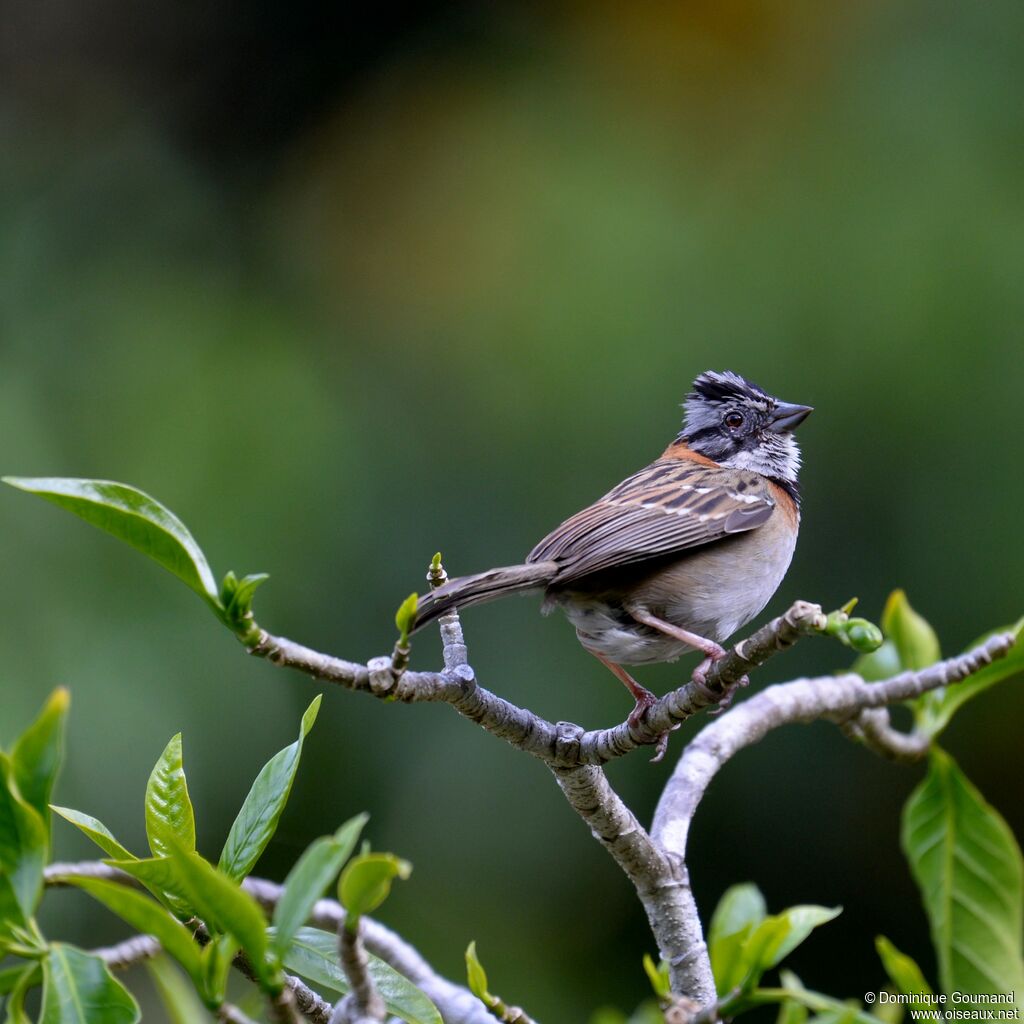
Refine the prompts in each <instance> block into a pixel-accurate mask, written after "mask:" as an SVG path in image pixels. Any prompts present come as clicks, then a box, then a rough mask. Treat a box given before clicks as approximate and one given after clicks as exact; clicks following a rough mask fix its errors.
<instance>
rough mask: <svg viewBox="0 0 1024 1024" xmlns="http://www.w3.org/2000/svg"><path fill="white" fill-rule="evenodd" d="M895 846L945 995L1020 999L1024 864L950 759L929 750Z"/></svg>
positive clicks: (991, 811)
mask: <svg viewBox="0 0 1024 1024" xmlns="http://www.w3.org/2000/svg"><path fill="white" fill-rule="evenodd" d="M901 831H902V843H903V850H904V853H905V854H906V857H907V860H908V861H909V862H910V869H911V872H912V873H913V875H914V878H915V880H916V881H917V884H918V887H919V888H920V890H921V895H922V898H923V900H924V906H925V911H926V912H927V914H928V920H929V922H930V924H931V932H932V942H933V945H934V946H935V950H936V953H937V955H938V961H939V981H940V983H941V987H942V990H943V991H944V992H945V993H946V994H947V995H948V994H950V993H952V992H954V991H959V992H970V993H992V992H1011V991H1012V992H1015V993H1017V998H1018V999H1022V998H1024V964H1022V957H1021V953H1022V950H1021V928H1022V921H1024V865H1022V860H1021V852H1020V848H1019V847H1018V846H1017V841H1016V840H1015V839H1014V837H1013V833H1012V832H1011V831H1010V829H1009V827H1008V826H1007V824H1006V822H1005V821H1004V820H1003V819H1002V817H1001V816H1000V815H999V813H998V812H997V811H996V810H995V809H994V808H993V807H991V806H990V805H989V804H987V803H986V802H985V800H984V799H983V798H982V796H981V794H980V793H979V792H978V791H977V789H975V788H974V786H972V785H971V783H970V782H968V780H967V779H966V777H965V776H964V775H963V774H962V773H961V771H960V769H959V768H958V767H957V765H956V763H955V762H954V761H953V759H952V758H951V757H950V756H949V755H948V754H947V753H945V752H944V751H942V750H940V749H939V748H937V747H933V748H932V755H931V761H930V764H929V768H928V775H927V776H926V778H925V779H924V781H923V782H922V783H921V784H920V785H919V786H918V787H917V789H915V790H914V792H913V793H912V794H911V796H910V799H909V800H908V801H907V804H906V807H905V808H904V810H903V823H902V830H901Z"/></svg>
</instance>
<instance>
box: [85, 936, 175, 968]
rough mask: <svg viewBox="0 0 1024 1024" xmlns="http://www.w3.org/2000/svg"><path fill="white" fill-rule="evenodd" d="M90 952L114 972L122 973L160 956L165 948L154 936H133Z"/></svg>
mask: <svg viewBox="0 0 1024 1024" xmlns="http://www.w3.org/2000/svg"><path fill="white" fill-rule="evenodd" d="M89 952H90V953H92V955H93V956H98V957H99V958H100V959H101V960H102V961H103V962H104V963H105V964H106V965H107V966H108V967H109V968H110V969H111V970H112V971H122V970H126V969H127V968H129V967H133V966H134V965H135V964H138V963H141V962H142V961H143V960H152V959H153V957H155V956H159V955H160V954H161V953H162V952H163V947H162V946H161V945H160V943H159V942H158V941H157V940H156V939H154V938H153V936H152V935H133V936H132V937H131V938H130V939H125V940H124V942H119V943H117V944H116V945H114V946H101V947H99V948H98V949H91V950H89Z"/></svg>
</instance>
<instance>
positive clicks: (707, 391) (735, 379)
mask: <svg viewBox="0 0 1024 1024" xmlns="http://www.w3.org/2000/svg"><path fill="white" fill-rule="evenodd" d="M686 399H687V401H693V400H698V401H699V400H700V399H704V400H705V401H708V402H729V401H733V400H735V399H740V400H741V401H742V400H745V401H748V402H757V403H765V402H769V403H770V402H772V401H774V400H773V399H772V396H771V395H769V394H768V392H767V391H765V390H764V388H761V387H758V386H757V385H756V384H755V383H754V382H753V381H749V380H747V379H746V377H741V376H740V375H739V374H738V373H733V372H732V370H723V371H722V372H721V373H719V372H718V371H717V370H705V371H704V373H702V374H701V375H700V376H699V377H698V378H697V379H696V380H695V381H694V382H693V391H691V392H690V394H688V395H687V396H686Z"/></svg>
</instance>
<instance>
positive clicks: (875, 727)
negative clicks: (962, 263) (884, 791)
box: [839, 708, 931, 762]
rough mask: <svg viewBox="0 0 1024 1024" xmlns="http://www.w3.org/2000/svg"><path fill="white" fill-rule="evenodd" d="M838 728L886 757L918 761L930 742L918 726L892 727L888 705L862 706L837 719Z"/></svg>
mask: <svg viewBox="0 0 1024 1024" xmlns="http://www.w3.org/2000/svg"><path fill="white" fill-rule="evenodd" d="M839 728H840V729H841V730H842V732H843V735H844V736H846V737H847V738H848V739H851V740H856V741H858V742H860V743H863V744H864V746H866V747H867V748H868V749H869V750H873V751H874V752H875V753H876V754H878V755H879V756H881V757H884V758H887V759H888V760H890V761H901V762H911V761H920V760H921V758H922V757H924V756H925V754H927V753H928V747H929V746H930V745H931V737H930V736H929V735H928V734H927V733H924V732H921V731H919V730H918V729H912V730H911V731H910V732H900V731H899V729H894V728H893V727H892V722H891V719H890V717H889V710H888V708H865V709H864V710H863V711H861V712H860V714H858V715H856V716H855V717H854V718H851V719H849V720H848V721H846V722H840V723H839Z"/></svg>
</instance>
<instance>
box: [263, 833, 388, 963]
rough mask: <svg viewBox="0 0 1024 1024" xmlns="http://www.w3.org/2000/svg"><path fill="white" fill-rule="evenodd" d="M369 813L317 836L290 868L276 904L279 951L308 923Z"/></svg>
mask: <svg viewBox="0 0 1024 1024" xmlns="http://www.w3.org/2000/svg"><path fill="white" fill-rule="evenodd" d="M368 817H369V816H368V815H366V814H359V815H357V816H356V817H354V818H350V819H349V820H348V821H346V822H345V824H344V825H342V826H341V828H339V829H338V831H337V832H335V834H334V835H333V836H324V837H323V838H322V839H318V840H317V841H316V842H315V843H313V844H312V845H311V846H309V847H307V849H306V851H305V853H303V855H302V856H301V857H300V858H299V860H298V862H297V863H296V864H295V866H294V867H293V868H292V869H291V871H289V872H288V877H287V878H286V879H285V882H284V892H283V893H282V894H281V898H280V900H278V903H277V906H276V907H275V908H274V943H273V948H274V949H275V950H277V952H278V954H279V955H283V954H284V952H285V950H286V949H287V948H288V946H289V944H290V943H291V941H292V937H293V936H294V935H295V933H296V931H298V929H299V927H300V926H301V925H303V924H305V923H306V918H308V917H309V914H310V911H311V910H312V909H313V904H314V903H316V901H317V900H318V899H319V898H320V897H321V896H323V894H324V890H325V889H326V888H327V886H329V885H330V884H331V883H332V882H333V881H334V879H335V878H337V876H338V872H339V871H341V868H342V865H343V864H344V863H345V861H347V860H348V858H349V857H350V856H351V855H352V851H353V850H354V849H355V847H356V842H357V841H358V839H359V833H360V832H361V831H362V829H363V826H364V825H365V824H366V822H367V820H368Z"/></svg>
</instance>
